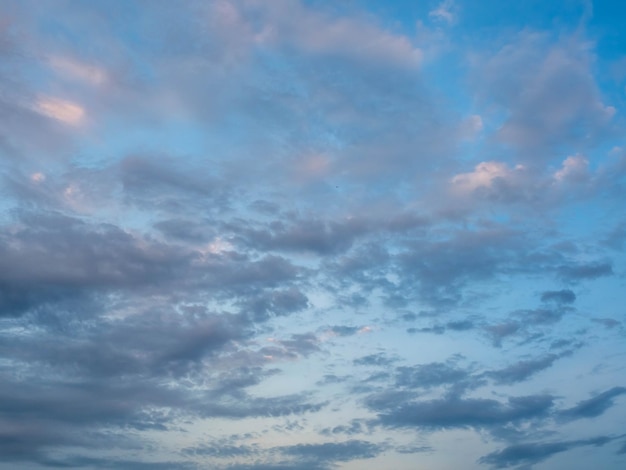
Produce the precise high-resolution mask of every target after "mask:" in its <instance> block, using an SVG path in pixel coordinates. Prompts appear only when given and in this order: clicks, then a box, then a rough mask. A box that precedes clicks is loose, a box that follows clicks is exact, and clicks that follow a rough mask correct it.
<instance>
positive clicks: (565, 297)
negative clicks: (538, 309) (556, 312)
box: [541, 289, 576, 304]
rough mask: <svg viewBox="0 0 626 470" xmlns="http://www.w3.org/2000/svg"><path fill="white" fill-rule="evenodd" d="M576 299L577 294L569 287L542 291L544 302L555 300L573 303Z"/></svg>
mask: <svg viewBox="0 0 626 470" xmlns="http://www.w3.org/2000/svg"><path fill="white" fill-rule="evenodd" d="M575 300H576V294H574V292H572V291H571V290H569V289H562V290H556V291H555V290H549V291H545V292H542V294H541V301H542V302H555V303H558V304H572V303H574V301H575Z"/></svg>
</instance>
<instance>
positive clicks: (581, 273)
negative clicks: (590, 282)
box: [558, 261, 613, 281]
mask: <svg viewBox="0 0 626 470" xmlns="http://www.w3.org/2000/svg"><path fill="white" fill-rule="evenodd" d="M558 272H559V274H560V275H561V276H562V277H563V278H564V279H566V280H568V281H581V280H585V279H597V278H599V277H604V276H612V275H613V266H612V265H611V263H609V262H603V261H598V262H593V263H586V264H577V265H565V266H560V267H559V268H558Z"/></svg>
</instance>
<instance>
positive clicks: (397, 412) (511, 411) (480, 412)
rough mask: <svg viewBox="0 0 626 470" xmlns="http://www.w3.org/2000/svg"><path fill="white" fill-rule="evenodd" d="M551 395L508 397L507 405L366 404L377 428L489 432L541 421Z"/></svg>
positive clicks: (447, 401) (454, 400) (460, 401)
mask: <svg viewBox="0 0 626 470" xmlns="http://www.w3.org/2000/svg"><path fill="white" fill-rule="evenodd" d="M553 402H554V398H553V397H552V396H550V395H532V396H525V397H511V398H509V399H508V401H507V402H506V403H501V402H499V401H496V400H491V399H482V398H465V399H464V398H459V397H455V396H449V397H447V398H444V399H440V400H431V401H412V402H398V401H391V400H390V401H388V402H381V401H380V400H379V401H377V402H372V401H369V402H368V404H369V405H370V407H371V408H372V409H373V410H374V411H377V412H378V413H379V415H378V421H379V422H380V424H383V425H385V426H390V427H394V428H395V427H419V428H426V429H429V428H430V429H443V428H456V427H458V428H492V427H495V426H502V425H505V424H509V423H516V422H519V421H524V420H531V419H535V418H542V417H545V416H547V415H548V413H549V412H550V410H551V408H552V405H553Z"/></svg>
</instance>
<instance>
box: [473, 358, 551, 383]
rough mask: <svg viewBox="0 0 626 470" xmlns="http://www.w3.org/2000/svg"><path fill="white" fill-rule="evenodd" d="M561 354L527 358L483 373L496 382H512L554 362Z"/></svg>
mask: <svg viewBox="0 0 626 470" xmlns="http://www.w3.org/2000/svg"><path fill="white" fill-rule="evenodd" d="M561 356H562V355H557V354H548V355H546V356H544V357H542V358H538V359H529V360H526V361H519V362H516V363H515V364H511V365H510V366H508V367H505V368H504V369H500V370H494V371H489V372H487V373H486V374H485V375H487V376H488V377H491V378H492V379H494V381H495V382H496V383H497V384H507V385H510V384H514V383H517V382H522V381H524V380H527V379H528V378H530V377H532V376H533V375H535V374H537V373H538V372H541V371H542V370H545V369H547V368H549V367H551V366H552V364H554V362H555V361H556V360H557V359H558V358H559V357H561Z"/></svg>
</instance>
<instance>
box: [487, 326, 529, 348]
mask: <svg viewBox="0 0 626 470" xmlns="http://www.w3.org/2000/svg"><path fill="white" fill-rule="evenodd" d="M485 329H486V330H487V332H488V333H489V334H490V335H491V337H492V340H493V344H494V346H497V347H500V346H502V340H503V339H504V338H507V337H509V336H513V335H515V334H516V333H518V332H519V331H520V330H521V329H522V325H520V323H518V322H516V321H507V322H504V323H497V324H495V325H489V326H487V327H486V328H485Z"/></svg>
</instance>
